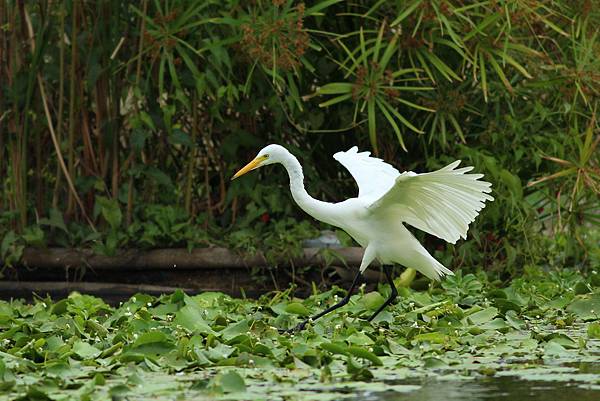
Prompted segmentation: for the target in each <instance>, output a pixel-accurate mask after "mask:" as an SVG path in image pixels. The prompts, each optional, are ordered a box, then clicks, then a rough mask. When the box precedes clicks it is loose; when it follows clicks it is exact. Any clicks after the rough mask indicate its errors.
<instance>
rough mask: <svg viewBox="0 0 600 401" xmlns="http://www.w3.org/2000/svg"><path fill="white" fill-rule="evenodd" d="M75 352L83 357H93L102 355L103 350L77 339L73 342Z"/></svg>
mask: <svg viewBox="0 0 600 401" xmlns="http://www.w3.org/2000/svg"><path fill="white" fill-rule="evenodd" d="M73 352H74V353H75V354H76V355H78V356H80V357H81V358H83V359H92V358H95V357H97V356H98V355H100V353H101V352H102V351H100V350H99V349H98V348H96V347H94V346H93V345H90V344H88V343H86V342H83V341H76V342H75V343H74V344H73Z"/></svg>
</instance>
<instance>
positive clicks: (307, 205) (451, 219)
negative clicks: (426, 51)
mask: <svg viewBox="0 0 600 401" xmlns="http://www.w3.org/2000/svg"><path fill="white" fill-rule="evenodd" d="M333 157H334V158H335V159H336V160H337V161H339V162H340V163H341V164H342V165H343V166H344V167H346V168H347V169H348V171H349V172H350V174H351V175H352V176H353V177H354V179H355V180H356V182H357V184H358V197H356V198H351V199H347V200H345V201H343V202H338V203H329V202H323V201H320V200H317V199H314V198H313V197H311V196H310V195H309V194H308V192H306V189H305V188H304V175H303V173H302V167H301V166H300V163H299V162H298V159H296V157H294V155H292V154H291V153H290V152H289V151H288V150H287V149H285V148H284V147H283V146H280V145H268V146H266V147H265V148H263V149H262V150H261V151H260V152H259V153H258V155H257V156H256V157H255V158H254V160H252V161H251V162H250V163H248V164H247V165H246V166H245V167H243V168H242V169H241V170H239V171H238V172H237V173H236V174H235V175H234V176H233V178H232V179H235V178H238V177H240V176H241V175H243V174H245V173H247V172H249V171H251V170H254V169H256V168H258V167H262V166H266V165H268V164H274V163H281V164H282V165H283V167H285V169H286V170H287V172H288V175H289V178H290V190H291V192H292V197H293V198H294V201H296V203H297V204H298V206H300V208H302V210H304V211H305V212H306V213H308V214H309V215H311V216H313V217H314V218H316V219H317V220H321V221H323V222H325V223H328V224H331V225H333V226H336V227H339V228H341V229H342V230H344V231H346V232H347V233H348V234H349V235H350V236H351V237H352V238H354V239H355V240H356V242H358V243H359V244H360V245H361V246H362V247H363V248H364V249H365V252H364V256H363V259H362V262H361V265H360V269H359V272H358V273H357V275H356V277H355V278H354V281H353V283H352V285H351V286H350V288H349V289H348V292H347V295H346V296H345V297H344V298H343V299H342V300H341V301H340V302H338V303H336V304H335V305H333V306H331V307H330V308H328V309H326V310H324V311H323V312H321V313H319V314H317V315H315V316H312V317H311V318H310V319H307V320H305V321H303V322H302V323H300V324H299V325H298V326H296V328H295V329H297V330H301V329H303V328H304V326H305V325H306V323H308V321H310V320H316V319H318V318H320V317H321V316H323V315H325V314H326V313H329V312H331V311H332V310H334V309H337V308H339V307H341V306H343V305H345V304H347V303H348V301H349V299H350V296H351V295H352V292H353V291H354V289H355V287H356V285H357V282H358V280H359V277H360V276H361V274H362V273H363V272H364V271H365V269H366V268H367V267H368V266H369V264H370V263H371V262H373V261H374V260H378V261H379V262H380V263H381V264H382V265H383V266H384V272H385V275H386V277H387V280H388V281H389V283H390V286H391V290H392V292H391V295H390V297H389V298H388V299H387V300H386V301H385V302H384V304H383V305H382V306H381V307H380V308H379V309H378V310H377V311H376V312H375V313H374V314H373V315H372V316H371V317H370V319H369V320H372V319H373V318H374V317H375V316H377V314H378V313H379V312H381V311H382V310H383V309H384V308H385V307H386V306H387V305H389V304H390V303H391V302H392V301H393V300H394V298H395V297H396V296H397V291H396V287H395V286H394V282H393V280H392V277H391V266H390V265H391V264H393V263H398V264H401V265H403V266H405V267H412V268H414V269H416V270H417V271H419V272H421V273H423V274H424V275H425V276H427V277H429V278H431V279H433V280H439V279H440V278H441V277H443V276H444V275H452V274H453V273H452V271H450V270H448V269H447V268H446V267H444V266H443V265H442V264H441V263H440V262H438V261H437V260H436V259H435V258H434V257H433V256H431V255H430V254H429V253H428V252H427V250H426V249H425V248H424V247H423V246H422V245H421V244H420V243H419V241H418V240H417V239H416V238H415V237H414V236H413V235H412V233H411V232H410V231H408V229H407V228H406V227H405V226H404V224H405V223H406V224H409V225H411V226H413V227H416V228H418V229H419V230H422V231H425V232H427V233H429V234H432V235H434V236H436V237H438V238H441V239H443V240H445V241H447V242H449V243H452V244H454V243H456V241H457V240H458V239H459V238H461V237H462V238H466V236H467V230H468V228H469V224H470V223H471V222H473V221H474V220H475V217H477V215H478V214H479V211H481V209H483V208H484V207H485V201H491V200H493V199H494V198H493V197H492V196H490V195H488V193H489V192H491V184H490V183H489V182H485V181H480V180H479V179H480V178H482V177H483V174H467V173H468V172H469V171H471V170H472V169H473V167H462V168H457V167H458V165H459V163H460V160H457V161H455V162H453V163H451V164H449V165H447V166H446V167H444V168H442V169H440V170H437V171H433V172H430V173H424V174H416V173H413V172H412V171H405V172H403V173H402V174H400V172H398V170H396V169H395V168H394V167H392V166H391V165H389V164H387V163H385V162H384V161H383V160H381V159H378V158H375V157H371V156H370V153H369V152H360V153H359V152H358V148H357V147H356V146H355V147H353V148H351V149H350V150H348V151H347V152H338V153H336V154H335V155H333Z"/></svg>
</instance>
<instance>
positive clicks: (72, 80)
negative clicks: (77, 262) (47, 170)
mask: <svg viewBox="0 0 600 401" xmlns="http://www.w3.org/2000/svg"><path fill="white" fill-rule="evenodd" d="M72 4H73V9H72V10H71V13H72V15H71V63H70V65H69V133H68V135H69V139H68V141H69V142H68V150H67V161H68V163H69V164H68V166H67V173H68V174H67V175H68V177H69V179H68V180H70V177H73V176H74V174H75V103H76V101H75V97H76V93H75V88H76V84H77V83H76V74H77V35H78V29H77V9H78V5H79V2H78V1H74V2H73V3H72ZM74 207H75V204H74V196H73V191H70V192H69V193H68V197H67V215H69V216H70V215H71V214H72V213H73V209H74Z"/></svg>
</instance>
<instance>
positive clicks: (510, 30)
mask: <svg viewBox="0 0 600 401" xmlns="http://www.w3.org/2000/svg"><path fill="white" fill-rule="evenodd" d="M599 26H600V8H598V7H595V6H594V5H593V1H590V0H569V1H567V0H564V1H559V2H556V1H522V0H503V1H496V0H484V1H479V2H475V3H470V2H463V1H458V0H456V1H454V0H452V1H446V0H434V1H423V0H411V1H367V0H360V1H354V2H343V1H339V0H322V1H311V2H307V3H306V4H304V3H299V2H293V1H286V0H271V1H267V0H259V1H253V2H244V1H236V0H231V1H229V2H227V6H226V7H224V6H223V3H222V2H221V1H216V0H214V1H213V0H209V1H202V2H197V1H192V0H173V1H169V2H161V1H148V0H142V1H140V2H122V1H116V0H101V1H94V2H81V1H67V0H63V1H48V0H39V1H28V2H17V1H14V0H9V1H3V2H1V4H0V77H1V80H0V92H1V93H2V96H0V180H1V184H0V238H2V241H1V247H0V257H1V259H2V260H3V265H4V266H11V265H14V264H15V263H16V262H17V261H18V260H19V258H20V256H21V252H22V250H23V247H25V246H49V245H54V246H66V247H70V246H83V247H93V248H94V249H95V250H96V251H97V252H100V253H105V254H113V253H115V252H116V250H117V249H118V248H124V247H166V246H173V247H180V246H185V247H198V246H206V245H207V244H215V243H216V244H222V245H228V246H233V245H234V244H241V245H239V246H240V247H241V248H243V249H245V250H249V251H252V250H255V249H256V248H257V247H258V246H259V245H258V244H259V241H257V239H261V238H264V237H265V236H267V237H271V238H284V241H283V243H284V244H285V246H279V247H277V248H276V247H274V246H273V245H274V244H275V243H276V242H277V241H270V242H263V243H264V245H262V248H263V249H262V250H263V251H264V250H269V249H270V250H271V253H272V255H273V256H284V257H285V255H287V254H289V253H290V252H297V250H298V247H299V246H300V241H299V239H302V238H306V237H310V236H312V235H314V232H315V228H316V227H315V226H314V225H312V226H310V227H309V226H307V225H304V226H302V228H297V222H298V221H299V220H302V219H304V217H305V216H303V215H302V214H301V212H300V211H299V210H298V209H297V208H296V207H295V206H294V205H293V204H292V203H291V199H290V198H289V194H288V193H287V191H285V190H283V188H285V180H286V178H285V177H284V174H283V173H282V172H281V171H279V170H273V171H267V172H266V173H261V174H254V175H253V176H249V177H246V178H245V179H244V180H243V181H242V180H240V181H239V182H236V183H235V184H230V183H229V177H230V176H231V174H232V173H233V172H234V171H235V169H236V168H239V167H240V165H242V163H244V162H246V161H247V160H249V159H250V158H251V157H252V156H253V155H254V154H255V152H256V151H257V150H258V149H259V148H261V147H262V146H263V145H265V144H266V143H270V142H278V143H282V144H286V145H287V146H288V147H290V148H291V150H292V151H293V152H294V153H295V154H297V155H299V156H300V157H301V159H302V161H303V164H304V165H305V166H306V167H307V171H306V172H305V173H306V177H307V183H308V185H309V187H310V188H309V189H310V191H311V193H312V194H313V195H315V196H317V197H320V198H323V199H325V200H329V201H335V200H341V199H344V198H346V197H349V196H353V195H354V194H355V191H356V190H355V187H354V183H353V182H352V180H351V179H350V178H349V176H348V175H347V174H342V175H339V171H340V170H342V167H341V166H339V165H338V164H337V163H336V162H335V161H334V160H333V159H332V158H331V155H332V154H333V153H334V152H336V151H338V150H343V149H348V148H349V147H350V146H352V145H355V144H358V145H360V147H361V148H366V149H368V148H370V149H371V150H372V151H374V152H375V153H376V154H378V155H379V156H381V157H383V158H385V159H386V160H388V161H391V162H392V163H394V164H395V165H396V166H397V167H399V168H400V169H414V170H416V171H423V170H425V169H432V168H436V167H440V166H442V165H444V164H445V163H448V162H449V161H451V160H454V159H457V158H460V159H463V160H465V161H466V162H467V163H469V164H472V165H474V166H475V167H476V170H477V171H481V172H483V173H485V174H486V177H487V179H488V180H490V181H492V182H493V184H494V190H495V193H494V196H495V197H496V201H495V202H494V203H492V204H491V205H489V206H487V207H486V209H485V210H484V213H483V215H482V216H481V217H480V218H479V219H478V220H477V221H476V223H475V225H474V227H473V228H472V229H471V231H470V233H471V237H470V238H471V240H470V241H468V242H465V243H463V244H460V245H458V246H456V247H455V246H448V247H442V248H441V249H440V250H439V251H438V255H437V256H438V257H439V258H441V259H445V260H447V261H448V262H450V263H449V264H450V265H452V266H450V267H458V266H461V267H465V268H478V267H485V268H486V269H488V270H491V271H496V272H503V273H510V274H512V273H515V272H518V271H522V269H523V268H524V266H527V265H538V264H550V265H554V266H563V265H565V264H566V265H571V266H574V265H577V266H579V265H590V264H591V265H593V264H595V263H597V261H598V259H599V255H598V249H597V247H596V246H595V245H596V244H597V241H598V231H597V229H596V230H592V229H591V228H592V227H597V224H598V221H599V216H598V210H599V207H598V194H599V193H600V184H599V181H600V179H599V168H600V167H599V154H600V152H598V150H597V145H598V127H599V122H598V120H597V118H595V117H596V115H597V109H598V99H599V95H600V76H599V73H598V71H600V50H599V49H600V47H599V46H600V43H599V38H598V27H599ZM265 174H268V175H265ZM266 213H268V214H266ZM290 219H291V220H290ZM549 237H553V239H552V240H550V239H549ZM215 238H218V240H217V239H215ZM428 241H429V243H428V247H429V248H435V247H437V246H438V243H437V242H435V241H434V240H432V239H431V238H429V239H428Z"/></svg>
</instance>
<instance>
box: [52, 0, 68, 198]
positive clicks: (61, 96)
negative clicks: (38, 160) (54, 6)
mask: <svg viewBox="0 0 600 401" xmlns="http://www.w3.org/2000/svg"><path fill="white" fill-rule="evenodd" d="M66 12H67V9H66V7H65V2H64V1H62V0H61V2H60V29H59V77H58V117H57V121H56V128H55V129H56V138H57V140H58V143H60V142H61V138H62V131H63V113H64V104H65V14H66ZM55 175H56V181H55V183H54V190H53V191H52V207H53V208H55V209H57V208H58V201H59V197H60V195H59V191H60V188H61V181H62V171H61V167H60V163H56V173H55Z"/></svg>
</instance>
